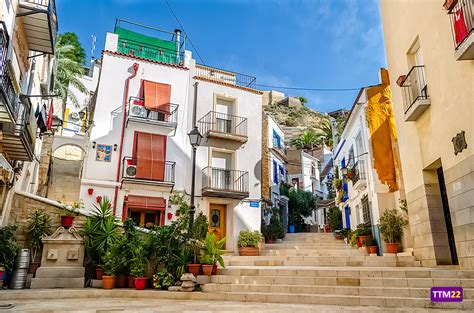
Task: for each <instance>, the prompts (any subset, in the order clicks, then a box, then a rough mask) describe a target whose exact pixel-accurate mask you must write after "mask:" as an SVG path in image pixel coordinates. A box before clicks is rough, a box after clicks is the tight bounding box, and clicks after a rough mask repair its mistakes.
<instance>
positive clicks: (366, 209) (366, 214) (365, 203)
mask: <svg viewBox="0 0 474 313" xmlns="http://www.w3.org/2000/svg"><path fill="white" fill-rule="evenodd" d="M362 219H363V222H364V223H369V224H371V223H372V221H371V218H370V205H369V197H368V196H364V197H363V198H362Z"/></svg>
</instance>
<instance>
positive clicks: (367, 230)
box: [357, 223, 372, 248]
mask: <svg viewBox="0 0 474 313" xmlns="http://www.w3.org/2000/svg"><path fill="white" fill-rule="evenodd" d="M357 234H358V237H357V240H358V241H357V246H358V247H359V248H361V247H362V242H363V241H364V240H365V239H367V238H369V237H371V236H372V228H371V227H370V223H361V224H359V225H357Z"/></svg>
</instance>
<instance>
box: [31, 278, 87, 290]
mask: <svg viewBox="0 0 474 313" xmlns="http://www.w3.org/2000/svg"><path fill="white" fill-rule="evenodd" d="M83 287H84V278H33V279H32V280H31V289H46V288H68V289H69V288H83Z"/></svg>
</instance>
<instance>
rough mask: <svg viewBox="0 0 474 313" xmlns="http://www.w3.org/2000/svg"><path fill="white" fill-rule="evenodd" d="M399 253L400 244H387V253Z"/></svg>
mask: <svg viewBox="0 0 474 313" xmlns="http://www.w3.org/2000/svg"><path fill="white" fill-rule="evenodd" d="M397 252H398V242H394V243H387V253H397Z"/></svg>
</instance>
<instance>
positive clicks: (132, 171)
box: [125, 165, 137, 178]
mask: <svg viewBox="0 0 474 313" xmlns="http://www.w3.org/2000/svg"><path fill="white" fill-rule="evenodd" d="M125 173H126V174H127V177H129V178H134V177H135V176H136V175H137V166H136V165H127V168H126V169H125Z"/></svg>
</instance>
